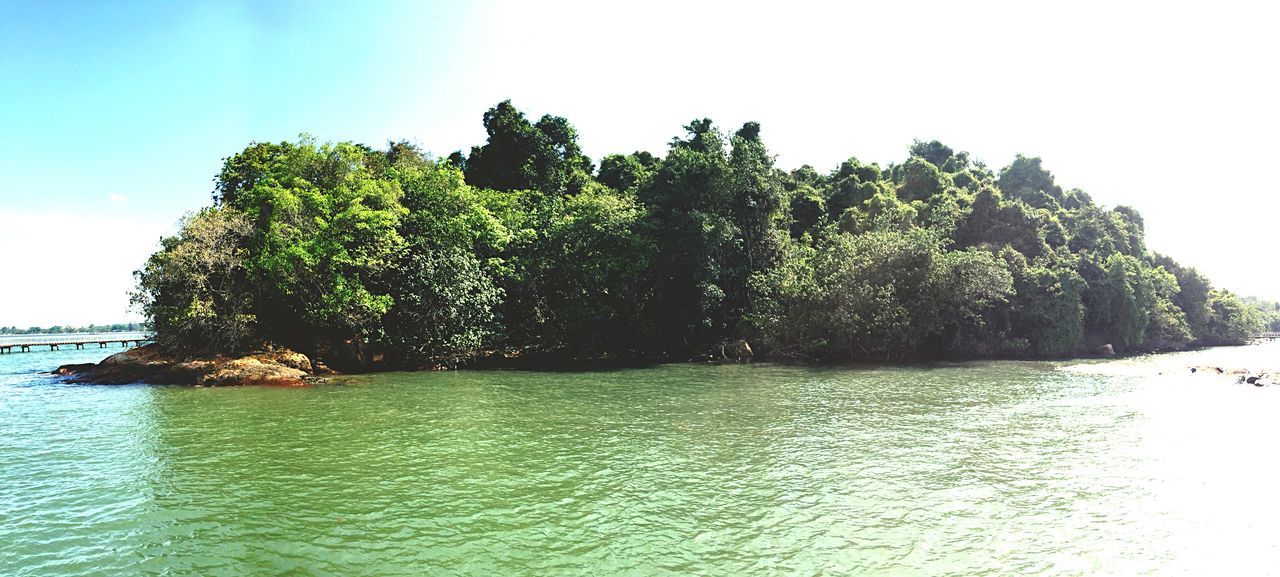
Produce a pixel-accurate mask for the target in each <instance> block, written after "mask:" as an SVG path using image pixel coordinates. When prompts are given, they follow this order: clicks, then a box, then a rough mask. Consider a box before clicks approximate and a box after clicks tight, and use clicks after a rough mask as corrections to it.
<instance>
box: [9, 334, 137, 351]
mask: <svg viewBox="0 0 1280 577" xmlns="http://www.w3.org/2000/svg"><path fill="white" fill-rule="evenodd" d="M147 342H151V337H145V336H144V337H126V338H103V337H101V336H96V337H90V338H82V339H76V338H66V337H49V338H48V339H41V340H32V341H26V342H0V354H9V353H29V352H31V351H32V350H39V349H40V348H41V347H48V348H49V350H50V351H57V350H61V348H62V347H72V346H74V347H75V348H77V349H83V348H85V347H86V346H88V345H98V348H100V349H105V348H107V347H108V346H113V345H117V344H118V345H120V347H121V348H127V347H128V346H129V345H134V346H137V345H141V344H142V343H147Z"/></svg>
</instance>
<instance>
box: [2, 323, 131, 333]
mask: <svg viewBox="0 0 1280 577" xmlns="http://www.w3.org/2000/svg"><path fill="white" fill-rule="evenodd" d="M142 329H143V325H142V324H141V323H113V324H109V325H85V326H82V327H75V326H69V325H67V326H64V325H54V326H51V327H27V328H25V329H20V328H18V327H0V335H37V334H54V335H56V334H67V333H121V332H137V331H141V330H142Z"/></svg>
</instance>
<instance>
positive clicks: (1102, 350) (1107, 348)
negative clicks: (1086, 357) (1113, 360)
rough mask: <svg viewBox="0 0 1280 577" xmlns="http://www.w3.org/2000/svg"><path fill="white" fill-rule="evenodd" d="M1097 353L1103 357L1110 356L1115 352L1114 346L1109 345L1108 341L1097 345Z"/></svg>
mask: <svg viewBox="0 0 1280 577" xmlns="http://www.w3.org/2000/svg"><path fill="white" fill-rule="evenodd" d="M1098 354H1100V355H1102V356H1104V357H1110V356H1113V355H1115V354H1116V348H1115V347H1113V346H1111V344H1110V343H1108V344H1105V345H1102V346H1100V347H1098Z"/></svg>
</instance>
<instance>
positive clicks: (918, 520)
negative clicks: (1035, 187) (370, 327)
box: [0, 346, 1280, 576]
mask: <svg viewBox="0 0 1280 577" xmlns="http://www.w3.org/2000/svg"><path fill="white" fill-rule="evenodd" d="M1277 351H1278V349H1277V347H1275V346H1253V347H1244V348H1239V349H1233V350H1226V349H1218V350H1210V351H1204V352H1198V353H1188V354H1181V355H1169V356H1161V357H1151V358H1144V359H1135V360H1124V361H1117V362H1110V363H1085V364H1079V363H1076V364H1073V363H1028V362H990V363H968V364H957V365H946V366H930V367H912V368H855V369H813V368H796V367H780V366H768V365H754V366H736V365H735V366H719V367H707V366H688V365H673V366H663V367H657V368H652V369H637V370H624V371H611V372H577V373H550V372H548V373H534V372H499V371H475V372H451V373H403V374H382V375H373V376H361V377H352V378H347V379H343V380H340V381H338V382H335V383H333V384H329V385H324V386H317V387H313V388H308V389H272V388H238V389H195V388H179V387H147V386H115V387H112V386H75V385H66V384H59V383H57V382H56V381H54V380H52V379H51V378H49V377H45V376H39V375H36V374H35V372H37V371H40V370H48V369H50V368H52V367H54V366H56V365H58V364H60V363H67V362H82V361H86V360H97V359H98V358H100V357H101V356H102V355H103V353H102V352H101V351H94V350H84V351H63V352H59V353H31V354H19V355H5V356H2V357H0V575H5V576H35V575H40V576H44V575H70V576H82V575H101V576H117V575H210V576H216V575H227V576H231V575H333V576H349V575H388V576H397V575H428V574H438V575H478V576H479V575H484V576H489V575H690V574H705V575H843V574H890V575H988V574H991V575H995V574H1017V575H1097V574H1110V575H1140V574H1152V575H1171V574H1191V575H1204V574H1237V575H1238V574H1267V573H1276V572H1280V551H1278V550H1277V549H1278V548H1280V499H1277V498H1276V497H1274V492H1275V487H1274V485H1275V476H1274V475H1273V472H1274V465H1273V463H1274V461H1275V454H1276V451H1275V443H1276V441H1277V433H1280V425H1278V424H1277V419H1276V415H1277V411H1278V410H1280V396H1278V395H1280V388H1261V389H1259V388H1254V387H1250V386H1244V385H1234V384H1231V383H1230V382H1229V381H1228V380H1226V379H1217V378H1191V377H1188V376H1185V374H1184V373H1185V371H1184V370H1183V369H1182V368H1183V367H1185V366H1187V365H1189V364H1193V363H1201V362H1227V363H1236V364H1239V365H1241V366H1249V364H1250V363H1252V364H1253V365H1263V366H1272V365H1280V363H1276V362H1273V360H1275V359H1276V353H1277Z"/></svg>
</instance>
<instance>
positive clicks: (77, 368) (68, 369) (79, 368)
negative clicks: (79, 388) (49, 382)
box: [49, 363, 97, 376]
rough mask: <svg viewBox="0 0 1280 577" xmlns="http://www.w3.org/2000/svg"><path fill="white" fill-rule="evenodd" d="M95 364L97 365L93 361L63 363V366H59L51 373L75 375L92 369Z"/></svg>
mask: <svg viewBox="0 0 1280 577" xmlns="http://www.w3.org/2000/svg"><path fill="white" fill-rule="evenodd" d="M95 366H97V365H94V364H93V363H78V364H71V365H62V366H61V367H58V368H56V369H54V370H52V371H50V373H49V374H53V375H63V376H66V375H74V374H76V373H80V372H84V371H87V370H89V369H92V368H93V367H95Z"/></svg>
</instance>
